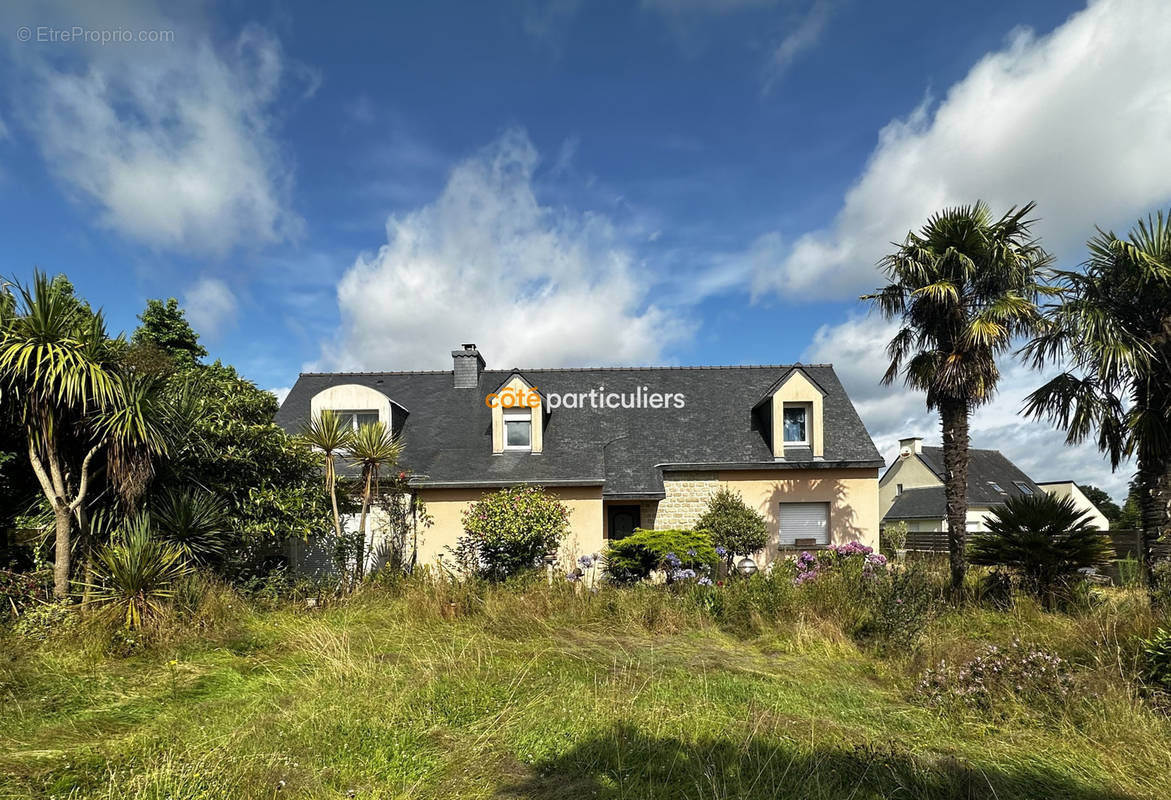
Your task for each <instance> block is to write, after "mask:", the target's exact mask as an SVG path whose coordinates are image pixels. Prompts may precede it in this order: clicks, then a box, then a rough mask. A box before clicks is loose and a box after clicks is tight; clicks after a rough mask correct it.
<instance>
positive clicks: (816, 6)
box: [762, 0, 830, 94]
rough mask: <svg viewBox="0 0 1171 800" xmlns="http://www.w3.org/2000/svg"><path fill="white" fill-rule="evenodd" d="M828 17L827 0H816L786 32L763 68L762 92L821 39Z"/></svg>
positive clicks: (770, 89)
mask: <svg viewBox="0 0 1171 800" xmlns="http://www.w3.org/2000/svg"><path fill="white" fill-rule="evenodd" d="M829 17H830V5H829V1H828V0H816V1H815V2H814V3H813V5H812V6H811V7H810V9H809V11H808V12H807V13H806V14H805V15H804V16H803V17H801V19H800V20H799V21H798V22H797V24H796V25H795V26H794V27H793V29H792V30H791V31H789V32H788V33H786V34H785V36H784V37H783V38H782V39H781V41H780V43H778V44H777V46H776V47H775V48H773V51H772V55H771V56H770V57H769V60H768V63H767V64H766V65H765V70H764V87H763V89H762V92H763V93H764V94H768V92H770V91H772V88H773V86H775V85H776V83H777V81H779V80H780V79H781V78H783V77H784V75H785V73H786V72H787V71H788V69H789V67H790V66H792V64H793V62H794V61H796V60H797V59H798V58H799V57H800V56H801V55H803V54H804V53H806V52H807V51H809V50H811V49H813V47H814V46H815V45H816V44H817V43H818V41H819V40H820V39H821V34H822V32H823V31H824V30H825V26H826V23H827V22H829Z"/></svg>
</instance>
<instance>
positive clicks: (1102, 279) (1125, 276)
mask: <svg viewBox="0 0 1171 800" xmlns="http://www.w3.org/2000/svg"><path fill="white" fill-rule="evenodd" d="M1088 247H1089V251H1090V254H1089V259H1088V260H1087V261H1086V263H1085V265H1084V270H1083V271H1080V272H1073V271H1062V272H1059V273H1058V278H1059V285H1060V287H1061V290H1062V292H1061V302H1060V303H1059V304H1055V305H1053V306H1052V307H1051V308H1049V309H1048V313H1047V315H1046V320H1045V325H1044V328H1043V330H1042V331H1041V332H1040V333H1039V334H1038V336H1037V337H1036V338H1034V339H1033V340H1032V341H1031V342H1030V343H1029V344H1028V345H1027V346H1026V347H1025V348H1024V352H1025V353H1026V354H1027V355H1030V356H1031V357H1032V359H1033V363H1034V365H1036V366H1037V367H1041V366H1044V365H1045V364H1046V363H1048V362H1051V361H1054V360H1057V359H1061V358H1064V359H1067V363H1068V367H1069V368H1068V369H1067V371H1065V372H1063V373H1061V374H1060V375H1057V376H1056V377H1054V378H1053V379H1052V380H1050V381H1049V382H1048V383H1046V384H1045V385H1044V386H1042V387H1041V388H1040V389H1038V390H1037V391H1035V392H1033V393H1032V394H1031V395H1029V398H1028V402H1027V405H1026V413H1028V414H1030V415H1032V416H1034V417H1038V418H1040V417H1047V418H1049V419H1051V420H1053V421H1055V422H1056V423H1057V424H1058V425H1059V426H1060V427H1061V428H1063V429H1064V430H1065V431H1066V440H1067V441H1068V442H1069V443H1070V444H1074V443H1077V442H1081V441H1084V440H1085V439H1086V438H1088V437H1089V436H1091V435H1096V444H1097V445H1098V448H1099V449H1100V450H1102V451H1103V452H1105V453H1107V454H1108V455H1109V457H1110V463H1111V466H1112V467H1113V468H1114V469H1117V468H1118V466H1119V464H1120V463H1121V462H1122V459H1123V458H1124V457H1127V456H1135V457H1136V458H1137V462H1138V464H1137V466H1138V472H1137V475H1136V476H1135V478H1136V484H1137V488H1138V492H1137V495H1138V502H1139V509H1140V512H1141V519H1142V532H1143V533H1142V541H1143V554H1144V556H1145V558H1144V562H1145V568H1146V570H1147V578H1148V582H1149V579H1150V578H1152V577H1153V574H1152V568H1153V563H1152V555H1153V553H1152V550H1153V548H1154V546H1155V544H1156V543H1157V542H1158V541H1159V539H1160V538H1161V537H1163V536H1165V535H1167V532H1168V530H1171V219H1168V218H1167V217H1164V215H1163V213H1162V212H1160V213H1159V214H1158V215H1157V216H1156V217H1153V218H1152V217H1148V218H1147V219H1146V220H1145V221H1144V220H1140V221H1139V222H1138V223H1137V224H1136V226H1135V227H1134V228H1132V229H1131V231H1130V233H1129V235H1128V236H1127V238H1126V239H1119V238H1118V237H1117V236H1115V235H1114V234H1113V233H1112V232H1111V233H1106V232H1104V231H1102V230H1099V231H1098V235H1097V236H1095V237H1094V238H1093V239H1091V240H1090V241H1089V243H1088Z"/></svg>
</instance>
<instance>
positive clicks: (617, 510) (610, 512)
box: [606, 505, 642, 541]
mask: <svg viewBox="0 0 1171 800" xmlns="http://www.w3.org/2000/svg"><path fill="white" fill-rule="evenodd" d="M641 525H642V508H641V507H639V506H637V505H631V506H607V507H606V537H607V538H608V539H611V540H614V541H617V540H618V539H625V538H626V537H627V536H629V535H630V534H632V533H634V529H635V528H637V527H639V526H641Z"/></svg>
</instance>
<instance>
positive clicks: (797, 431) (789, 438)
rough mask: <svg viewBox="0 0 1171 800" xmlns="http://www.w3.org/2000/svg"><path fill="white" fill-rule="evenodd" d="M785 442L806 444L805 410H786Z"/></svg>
mask: <svg viewBox="0 0 1171 800" xmlns="http://www.w3.org/2000/svg"><path fill="white" fill-rule="evenodd" d="M785 441H786V442H805V441H808V439H806V437H805V409H803V408H786V409H785Z"/></svg>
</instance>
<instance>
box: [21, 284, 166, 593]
mask: <svg viewBox="0 0 1171 800" xmlns="http://www.w3.org/2000/svg"><path fill="white" fill-rule="evenodd" d="M13 286H14V287H15V289H16V293H15V295H13V294H11V293H7V294H8V296H7V297H6V299H5V300H4V301H3V303H0V396H2V397H3V398H4V399H5V400H6V401H7V402H11V403H12V404H13V405H14V406H15V408H16V410H17V413H18V415H19V418H20V420H21V423H22V424H23V425H24V427H25V431H26V433H27V436H28V455H29V462H30V463H31V465H32V469H33V474H34V475H35V476H36V478H37V482H38V483H39V484H40V487H41V490H42V491H43V492H44V494H45V499H46V500H47V501H48V503H49V507H50V509H51V510H52V513H53V518H54V527H55V547H54V549H55V557H54V564H53V594H54V596H55V597H56V598H58V599H64V598H66V597H67V596H68V594H69V571H70V563H71V546H72V528H73V519H74V517H76V518H77V519H78V520H79V522H80V523H81V524H82V525H83V528H84V527H87V525H86V523H85V521H84V520H85V501H86V496H87V493H88V491H89V485H90V478H91V477H92V474H93V471H94V468H95V463H94V459H95V458H97V457H98V456H99V454H100V453H101V451H102V450H103V448H105V447H106V446H107V445H110V446H111V448H112V449H113V450H114V452H115V454H116V455H119V456H122V455H124V456H125V457H124V458H122V460H121V461H120V460H119V458H115V460H114V461H113V462H111V467H112V470H111V472H112V476H111V477H112V478H113V479H114V481H115V483H116V484H117V483H118V482H119V481H122V480H125V481H129V482H131V483H133V482H135V479H134V477H133V475H132V474H131V473H132V472H133V471H134V470H131V468H130V460H129V459H130V454H131V453H139V454H145V457H146V458H149V457H150V456H153V455H159V454H161V453H162V451H163V447H164V441H163V437H162V435H161V432H160V428H159V426H158V425H157V423H156V419H155V413H156V411H157V407H156V406H155V405H154V402H155V398H156V396H157V392H154V390H153V389H152V388H151V387H149V386H147V385H146V384H144V383H142V382H140V381H138V380H136V379H134V378H133V377H130V376H126V375H122V374H120V373H119V371H118V367H117V359H116V357H117V355H118V353H119V351H120V350H121V349H122V346H123V342H122V340H121V337H119V338H117V339H110V338H109V337H108V336H107V335H106V330H105V323H104V321H103V319H102V315H101V313H100V312H99V313H93V312H91V311H90V310H89V308H88V307H86V306H84V305H83V304H82V303H80V302H79V301H78V300H77V299H76V298H75V297H74V296H73V289H72V286H71V285H70V284H69V283H68V282H67V281H65V280H63V279H53V280H50V279H49V278H48V277H47V276H46V275H45V274H44V273H42V272H39V271H38V272H36V273H35V274H34V276H33V282H32V285H31V286H23V285H21V284H19V283H14V284H13ZM134 460H135V461H137V462H138V463H139V464H141V459H140V458H138V457H136V458H135V459H134ZM123 464H125V470H123ZM137 471H138V472H140V473H141V471H142V468H141V467H138V468H137ZM147 471H148V472H149V468H148V469H147Z"/></svg>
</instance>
